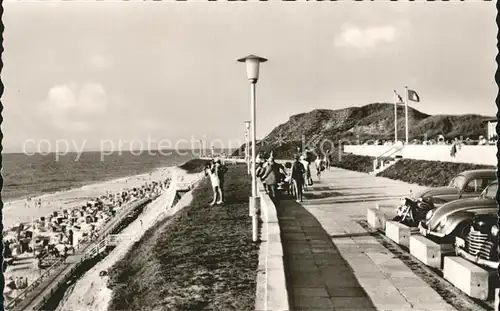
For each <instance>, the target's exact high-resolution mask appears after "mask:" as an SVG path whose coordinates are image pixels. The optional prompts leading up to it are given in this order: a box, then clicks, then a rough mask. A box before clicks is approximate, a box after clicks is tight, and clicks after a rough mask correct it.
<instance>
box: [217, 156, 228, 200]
mask: <svg viewBox="0 0 500 311" xmlns="http://www.w3.org/2000/svg"><path fill="white" fill-rule="evenodd" d="M215 171H216V173H217V176H218V177H219V190H220V191H219V193H220V200H219V202H218V203H217V204H222V203H224V180H225V176H226V172H227V167H226V166H225V165H224V164H222V162H221V160H220V159H217V161H215Z"/></svg>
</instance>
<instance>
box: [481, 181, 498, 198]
mask: <svg viewBox="0 0 500 311" xmlns="http://www.w3.org/2000/svg"><path fill="white" fill-rule="evenodd" d="M497 191H498V183H494V184H491V185H489V186H488V187H487V188H486V189H484V191H483V193H481V197H483V198H488V199H495V197H496V195H497Z"/></svg>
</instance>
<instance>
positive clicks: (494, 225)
mask: <svg viewBox="0 0 500 311" xmlns="http://www.w3.org/2000/svg"><path fill="white" fill-rule="evenodd" d="M497 248H498V216H497V213H496V212H495V213H491V214H486V215H478V216H475V217H474V219H473V220H472V224H471V225H470V226H469V227H468V228H467V230H466V232H464V235H462V236H458V237H456V238H455V252H456V254H457V256H460V257H463V258H465V259H467V260H469V261H471V262H474V263H476V264H478V265H481V266H485V267H488V268H492V269H495V270H496V269H498V266H499V264H500V261H499V258H498V251H497Z"/></svg>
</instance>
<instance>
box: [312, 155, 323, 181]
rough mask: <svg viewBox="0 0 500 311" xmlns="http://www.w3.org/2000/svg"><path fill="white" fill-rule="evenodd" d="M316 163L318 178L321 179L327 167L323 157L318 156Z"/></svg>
mask: <svg viewBox="0 0 500 311" xmlns="http://www.w3.org/2000/svg"><path fill="white" fill-rule="evenodd" d="M314 164H315V166H316V176H317V177H318V180H321V172H322V171H323V170H324V169H325V167H324V164H323V160H321V158H320V157H319V156H318V157H317V158H316V160H315V161H314Z"/></svg>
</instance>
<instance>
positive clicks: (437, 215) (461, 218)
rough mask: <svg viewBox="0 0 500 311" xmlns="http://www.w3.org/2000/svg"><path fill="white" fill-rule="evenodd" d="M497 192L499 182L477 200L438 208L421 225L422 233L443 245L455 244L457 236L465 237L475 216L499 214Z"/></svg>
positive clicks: (457, 202)
mask: <svg viewBox="0 0 500 311" xmlns="http://www.w3.org/2000/svg"><path fill="white" fill-rule="evenodd" d="M497 190H498V181H495V182H493V183H491V184H490V185H489V186H488V187H486V189H484V191H483V192H482V193H481V194H480V195H479V196H478V197H476V198H469V199H462V200H455V201H452V202H448V203H446V204H444V205H441V206H439V207H436V208H435V209H433V210H431V211H429V212H428V213H427V215H426V216H425V220H424V221H421V222H420V223H419V226H418V227H419V229H420V233H421V234H422V235H424V236H429V237H432V238H434V239H435V240H440V241H441V242H443V243H448V242H449V243H453V242H454V241H455V237H456V236H463V234H464V232H465V231H466V230H467V228H468V227H469V225H470V223H471V222H472V219H473V218H474V216H476V215H482V214H492V213H497V211H498V206H497V202H496V200H495V196H496V194H497Z"/></svg>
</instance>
